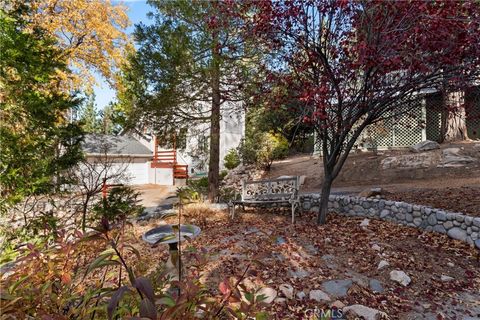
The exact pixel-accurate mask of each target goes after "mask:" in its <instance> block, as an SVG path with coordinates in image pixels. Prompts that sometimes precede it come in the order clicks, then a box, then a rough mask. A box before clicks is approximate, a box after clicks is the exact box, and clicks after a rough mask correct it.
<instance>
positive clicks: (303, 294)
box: [297, 291, 306, 300]
mask: <svg viewBox="0 0 480 320" xmlns="http://www.w3.org/2000/svg"><path fill="white" fill-rule="evenodd" d="M305 297H306V294H305V292H303V291H300V292H297V299H298V300H303V299H304V298H305Z"/></svg>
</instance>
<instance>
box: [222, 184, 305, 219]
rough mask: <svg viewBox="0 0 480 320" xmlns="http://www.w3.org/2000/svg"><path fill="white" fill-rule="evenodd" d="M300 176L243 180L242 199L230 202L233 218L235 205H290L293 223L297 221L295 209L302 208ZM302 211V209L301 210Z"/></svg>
mask: <svg viewBox="0 0 480 320" xmlns="http://www.w3.org/2000/svg"><path fill="white" fill-rule="evenodd" d="M299 187H300V177H288V178H278V179H271V180H257V181H245V180H243V181H242V195H241V199H239V200H233V201H230V202H229V204H228V205H229V210H230V215H231V217H232V219H233V218H234V217H235V207H236V206H242V207H243V208H244V209H245V207H270V206H272V205H277V206H289V207H291V209H292V223H294V222H295V211H296V210H297V209H300V210H301V206H300V197H299V192H298V191H299ZM300 213H301V211H300Z"/></svg>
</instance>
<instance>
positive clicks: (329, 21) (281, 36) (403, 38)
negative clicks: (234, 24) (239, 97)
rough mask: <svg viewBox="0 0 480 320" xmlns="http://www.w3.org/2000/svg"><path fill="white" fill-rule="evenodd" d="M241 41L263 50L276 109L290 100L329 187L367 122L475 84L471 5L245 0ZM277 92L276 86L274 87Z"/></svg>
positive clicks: (475, 17) (321, 219)
mask: <svg viewBox="0 0 480 320" xmlns="http://www.w3.org/2000/svg"><path fill="white" fill-rule="evenodd" d="M248 6H249V9H250V10H249V11H248V10H244V12H249V14H245V16H244V18H245V19H246V20H247V21H248V23H246V24H245V25H246V26H247V28H248V29H247V32H248V34H249V36H252V37H256V38H257V39H258V40H257V41H258V43H259V45H260V44H262V45H264V46H265V47H267V48H268V51H269V53H270V55H269V57H270V59H269V60H268V61H266V63H265V66H266V68H267V69H268V70H269V76H268V77H267V86H269V87H270V88H275V90H270V91H268V94H269V95H268V98H269V101H270V102H271V103H272V104H273V105H275V104H278V103H281V102H282V101H286V100H287V99H292V98H295V99H297V100H298V101H300V102H301V104H300V108H301V111H302V115H303V119H302V121H303V122H305V123H309V124H311V125H312V126H313V127H314V128H315V131H316V133H317V136H318V138H319V142H320V143H321V150H322V154H323V168H324V181H323V187H322V199H321V210H320V212H319V215H318V223H320V224H323V223H325V221H326V214H327V210H328V197H329V195H330V190H331V186H332V182H333V181H334V179H335V178H336V177H337V176H338V174H339V172H340V170H341V169H342V166H343V165H344V163H345V160H346V159H347V157H348V154H349V152H350V150H351V149H352V147H353V146H354V145H355V143H356V142H357V139H358V138H359V137H360V135H361V133H362V131H363V130H364V129H365V128H366V127H367V126H369V125H372V124H375V123H377V122H380V121H384V120H386V119H388V118H395V117H398V116H402V115H405V114H408V113H411V112H412V111H413V108H415V106H416V105H418V104H416V103H411V102H412V101H415V100H418V99H421V97H422V93H423V92H426V91H429V90H432V89H434V90H441V91H442V92H456V91H458V89H459V88H465V86H468V85H472V84H473V83H474V82H475V81H477V80H478V79H479V73H480V72H479V71H480V68H479V64H480V44H479V39H480V6H479V5H478V4H476V3H474V2H473V1H472V2H469V1H388V2H386V1H345V0H342V1H336V0H324V1H300V0H299V1H287V0H285V1H252V2H250V3H248ZM279 87H281V88H284V89H283V90H279V89H278V88H279Z"/></svg>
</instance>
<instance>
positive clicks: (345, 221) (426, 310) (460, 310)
mask: <svg viewBox="0 0 480 320" xmlns="http://www.w3.org/2000/svg"><path fill="white" fill-rule="evenodd" d="M175 220H176V219H175ZM314 221H315V219H314V217H313V215H310V214H306V215H304V216H303V217H301V218H300V219H298V221H297V223H296V224H295V225H292V224H290V223H289V220H288V217H287V216H286V215H282V214H277V213H262V212H261V211H251V212H248V213H243V214H240V215H239V216H238V217H236V218H235V220H230V219H229V218H228V215H227V214H226V213H225V212H221V211H209V210H205V209H198V208H193V209H189V210H187V212H186V214H185V216H184V217H183V220H182V222H190V223H194V224H197V225H199V226H200V227H201V228H202V233H201V235H200V236H199V237H198V238H197V239H195V240H194V241H191V242H190V243H188V244H186V245H184V246H182V247H184V249H185V248H187V247H188V246H194V247H195V248H197V249H199V248H205V249H206V250H207V252H208V254H207V258H208V263H207V264H206V266H205V267H204V268H203V271H202V274H201V279H202V281H204V282H205V283H206V285H207V287H209V289H210V290H212V291H216V290H217V286H218V283H219V282H220V281H222V280H223V279H225V278H227V277H237V278H238V277H239V276H240V275H241V274H242V272H243V270H244V269H245V267H246V265H247V264H248V262H249V261H250V260H251V259H252V258H254V257H257V258H258V259H259V260H260V262H261V264H254V265H253V267H252V270H251V272H249V273H248V276H247V278H246V279H245V280H244V283H245V284H246V285H247V287H253V288H260V287H269V288H272V289H275V290H276V291H277V292H278V295H277V298H276V299H275V300H274V302H272V303H271V304H270V305H269V311H270V312H271V314H272V315H273V316H274V317H275V318H276V319H302V318H308V315H309V314H311V311H309V310H313V309H314V308H315V307H317V308H325V307H329V306H330V305H331V304H332V303H335V304H337V305H339V304H340V305H341V304H344V305H346V306H348V305H352V304H362V305H365V306H368V307H371V308H374V309H377V310H381V311H384V312H386V313H387V314H388V315H389V316H390V318H391V319H424V317H425V319H428V318H433V319H435V318H437V317H440V318H442V317H443V318H446V319H463V317H467V316H470V317H472V318H473V319H475V318H477V317H480V263H479V261H478V255H479V252H478V251H476V249H474V248H472V247H469V246H468V245H467V244H464V243H461V242H458V241H456V240H452V239H450V238H448V237H446V236H445V235H440V234H434V233H424V232H422V231H420V230H417V229H415V228H410V227H405V226H400V225H396V224H392V223H390V222H385V221H379V220H371V221H370V223H369V225H368V226H367V227H361V226H360V223H361V221H362V219H357V218H351V217H342V216H337V215H331V216H329V218H328V221H327V224H326V225H324V226H317V225H316V224H315V222H314ZM171 222H173V220H172V221H171ZM160 223H164V222H159V221H153V222H150V223H149V224H148V225H143V226H139V225H136V227H135V232H136V235H137V239H139V237H140V235H141V233H143V232H145V231H146V230H148V229H150V228H152V227H154V226H155V225H156V224H160ZM137 247H138V248H139V249H140V251H141V252H142V255H143V257H142V259H141V260H142V261H146V262H151V263H150V269H152V270H154V269H155V268H156V266H158V262H159V261H164V260H165V259H166V258H167V250H168V249H167V246H160V247H157V248H151V247H150V246H148V245H147V244H145V243H143V242H142V241H141V240H140V239H139V240H138V244H137ZM381 260H386V261H388V263H389V266H387V267H384V268H382V269H381V270H378V269H377V266H378V264H379V262H380V261H381ZM187 264H188V262H187ZM392 270H402V271H404V272H405V273H406V274H408V276H409V277H410V278H411V280H412V281H411V283H410V284H409V285H408V286H406V287H404V286H402V285H400V284H398V283H396V282H393V281H392V280H390V272H391V271H392ZM442 275H444V276H449V277H452V278H453V280H450V281H442V280H441V279H440V278H441V276H442ZM348 279H350V280H352V282H353V285H352V286H350V288H349V290H348V293H347V294H346V295H345V296H343V297H334V296H333V295H331V297H330V298H331V300H330V301H328V302H327V301H323V302H316V301H313V300H310V299H309V292H310V290H316V289H319V290H323V284H324V283H325V282H326V281H328V280H348ZM373 279H375V280H378V281H379V283H380V285H381V286H382V287H383V292H381V293H377V292H373V291H372V289H371V288H370V281H371V280H373ZM282 284H290V285H291V286H292V287H293V288H294V292H293V297H291V298H290V299H288V298H287V297H286V296H285V295H284V293H282V291H281V290H280V286H281V285H282ZM302 292H303V293H304V294H305V298H303V299H300V298H299V296H301V295H302ZM340 302H341V303H340Z"/></svg>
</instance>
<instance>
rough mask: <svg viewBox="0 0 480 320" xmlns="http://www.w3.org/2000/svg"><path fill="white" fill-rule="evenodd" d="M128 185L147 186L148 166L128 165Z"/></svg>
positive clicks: (142, 164) (140, 164)
mask: <svg viewBox="0 0 480 320" xmlns="http://www.w3.org/2000/svg"><path fill="white" fill-rule="evenodd" d="M127 171H128V175H129V177H130V181H129V184H147V183H148V166H147V163H146V162H140V163H130V164H129V165H128V170H127Z"/></svg>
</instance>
